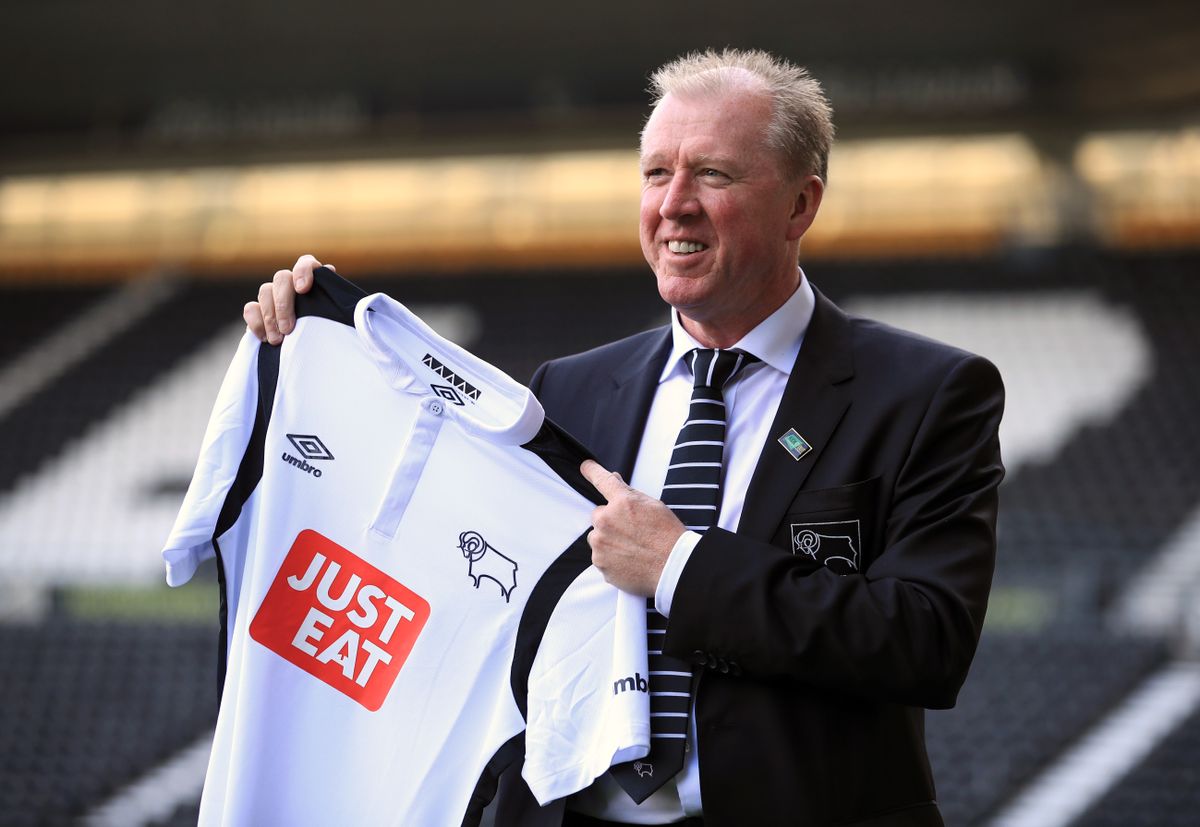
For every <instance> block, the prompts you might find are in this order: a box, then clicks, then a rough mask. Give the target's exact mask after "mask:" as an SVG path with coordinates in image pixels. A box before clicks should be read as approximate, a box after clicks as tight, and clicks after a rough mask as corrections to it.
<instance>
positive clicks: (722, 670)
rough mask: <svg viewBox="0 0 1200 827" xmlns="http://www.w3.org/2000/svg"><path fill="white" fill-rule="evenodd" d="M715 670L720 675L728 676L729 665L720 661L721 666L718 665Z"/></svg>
mask: <svg viewBox="0 0 1200 827" xmlns="http://www.w3.org/2000/svg"><path fill="white" fill-rule="evenodd" d="M717 670H718V671H720V673H721V674H722V675H728V674H729V663H728V662H726V661H721V664H720V666H718V667H717Z"/></svg>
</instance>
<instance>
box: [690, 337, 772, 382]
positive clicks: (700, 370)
mask: <svg viewBox="0 0 1200 827" xmlns="http://www.w3.org/2000/svg"><path fill="white" fill-rule="evenodd" d="M684 361H685V362H686V363H687V365H688V367H689V368H690V369H691V371H692V384H693V386H694V387H697V388H716V389H717V390H720V389H721V388H723V387H725V384H726V383H727V382H728V381H729V380H730V379H732V378H733V377H734V376H736V375H737V374H738V371H740V370H741V369H742V368H744V367H745V366H746V365H749V364H750V363H752V362H757V361H758V359H757V358H756V357H754V356H751V355H750V354H749V353H743V352H742V351H740V350H711V349H708V348H701V347H698V348H696V349H695V350H693V351H692V352H691V353H690V354H688V358H686V359H685V360H684Z"/></svg>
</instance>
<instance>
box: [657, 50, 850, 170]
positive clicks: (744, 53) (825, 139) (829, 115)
mask: <svg viewBox="0 0 1200 827" xmlns="http://www.w3.org/2000/svg"><path fill="white" fill-rule="evenodd" d="M747 74H749V75H751V76H752V77H753V79H754V81H757V82H758V84H759V85H761V88H762V90H763V91H764V92H766V93H767V94H768V95H769V96H770V97H771V103H772V107H771V108H772V112H771V122H770V123H769V124H768V125H767V146H768V147H770V148H771V149H774V150H777V151H779V152H782V153H783V157H784V159H785V161H786V164H787V167H788V169H789V171H790V172H792V173H793V174H794V175H797V176H801V175H810V174H816V175H818V176H819V177H820V178H821V180H822V181H828V175H829V148H830V146H831V145H832V144H833V108H832V107H831V106H830V105H829V100H828V98H826V97H825V93H824V91H822V89H821V84H820V83H819V82H818V81H817V79H816V78H814V77H812V75H810V74H809V73H808V70H807V69H805V68H804V67H802V66H797V65H796V64H794V63H791V62H790V61H787V60H784V59H783V58H778V57H775V56H774V55H772V54H770V53H769V52H765V51H762V50H761V49H725V50H723V51H720V52H717V51H715V50H713V49H708V50H706V51H704V52H691V53H690V54H686V55H684V56H683V57H679V58H676V59H675V60H673V61H671V62H670V63H667V64H665V65H663V66H662V67H660V68H659V69H657V70H656V71H655V72H654V74H653V75H651V76H650V89H649V92H650V95H651V99H652V100H651V102H652V103H653V105H654V106H658V104H659V103H661V102H662V99H663V98H665V97H666V96H667V95H669V94H676V95H681V96H697V95H716V94H720V93H722V92H728V91H731V90H736V89H739V88H744V87H745V77H746V75H747Z"/></svg>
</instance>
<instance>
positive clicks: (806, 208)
mask: <svg viewBox="0 0 1200 827" xmlns="http://www.w3.org/2000/svg"><path fill="white" fill-rule="evenodd" d="M794 191H795V195H796V197H795V199H794V200H793V201H792V214H791V217H790V218H789V219H788V234H787V238H788V241H795V240H796V239H798V238H800V237H801V236H803V235H804V234H805V233H806V232H808V228H809V227H811V226H812V223H813V221H814V220H815V219H816V217H817V210H818V209H820V207H821V198H822V197H824V195H825V182H824V181H822V180H821V178H820V176H818V175H806V176H804V177H803V178H801V179H800V180H799V181H797V182H796V187H795V188H794Z"/></svg>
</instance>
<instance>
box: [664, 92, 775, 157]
mask: <svg viewBox="0 0 1200 827" xmlns="http://www.w3.org/2000/svg"><path fill="white" fill-rule="evenodd" d="M770 119H771V101H770V98H769V97H767V95H766V94H765V93H763V92H761V91H758V90H734V91H727V92H719V93H712V94H704V95H688V96H683V95H677V94H675V93H671V94H668V95H667V96H666V97H664V98H663V99H662V101H660V102H659V104H658V105H657V106H656V107H654V111H653V112H651V113H650V118H649V120H647V121H646V128H645V129H644V130H642V142H641V153H642V157H643V158H651V157H659V156H667V157H672V158H674V157H676V156H680V155H684V156H687V157H689V158H690V157H693V156H703V157H708V156H712V157H746V156H747V155H756V154H759V153H766V152H767V144H766V135H767V126H768V124H769V123H770Z"/></svg>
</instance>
